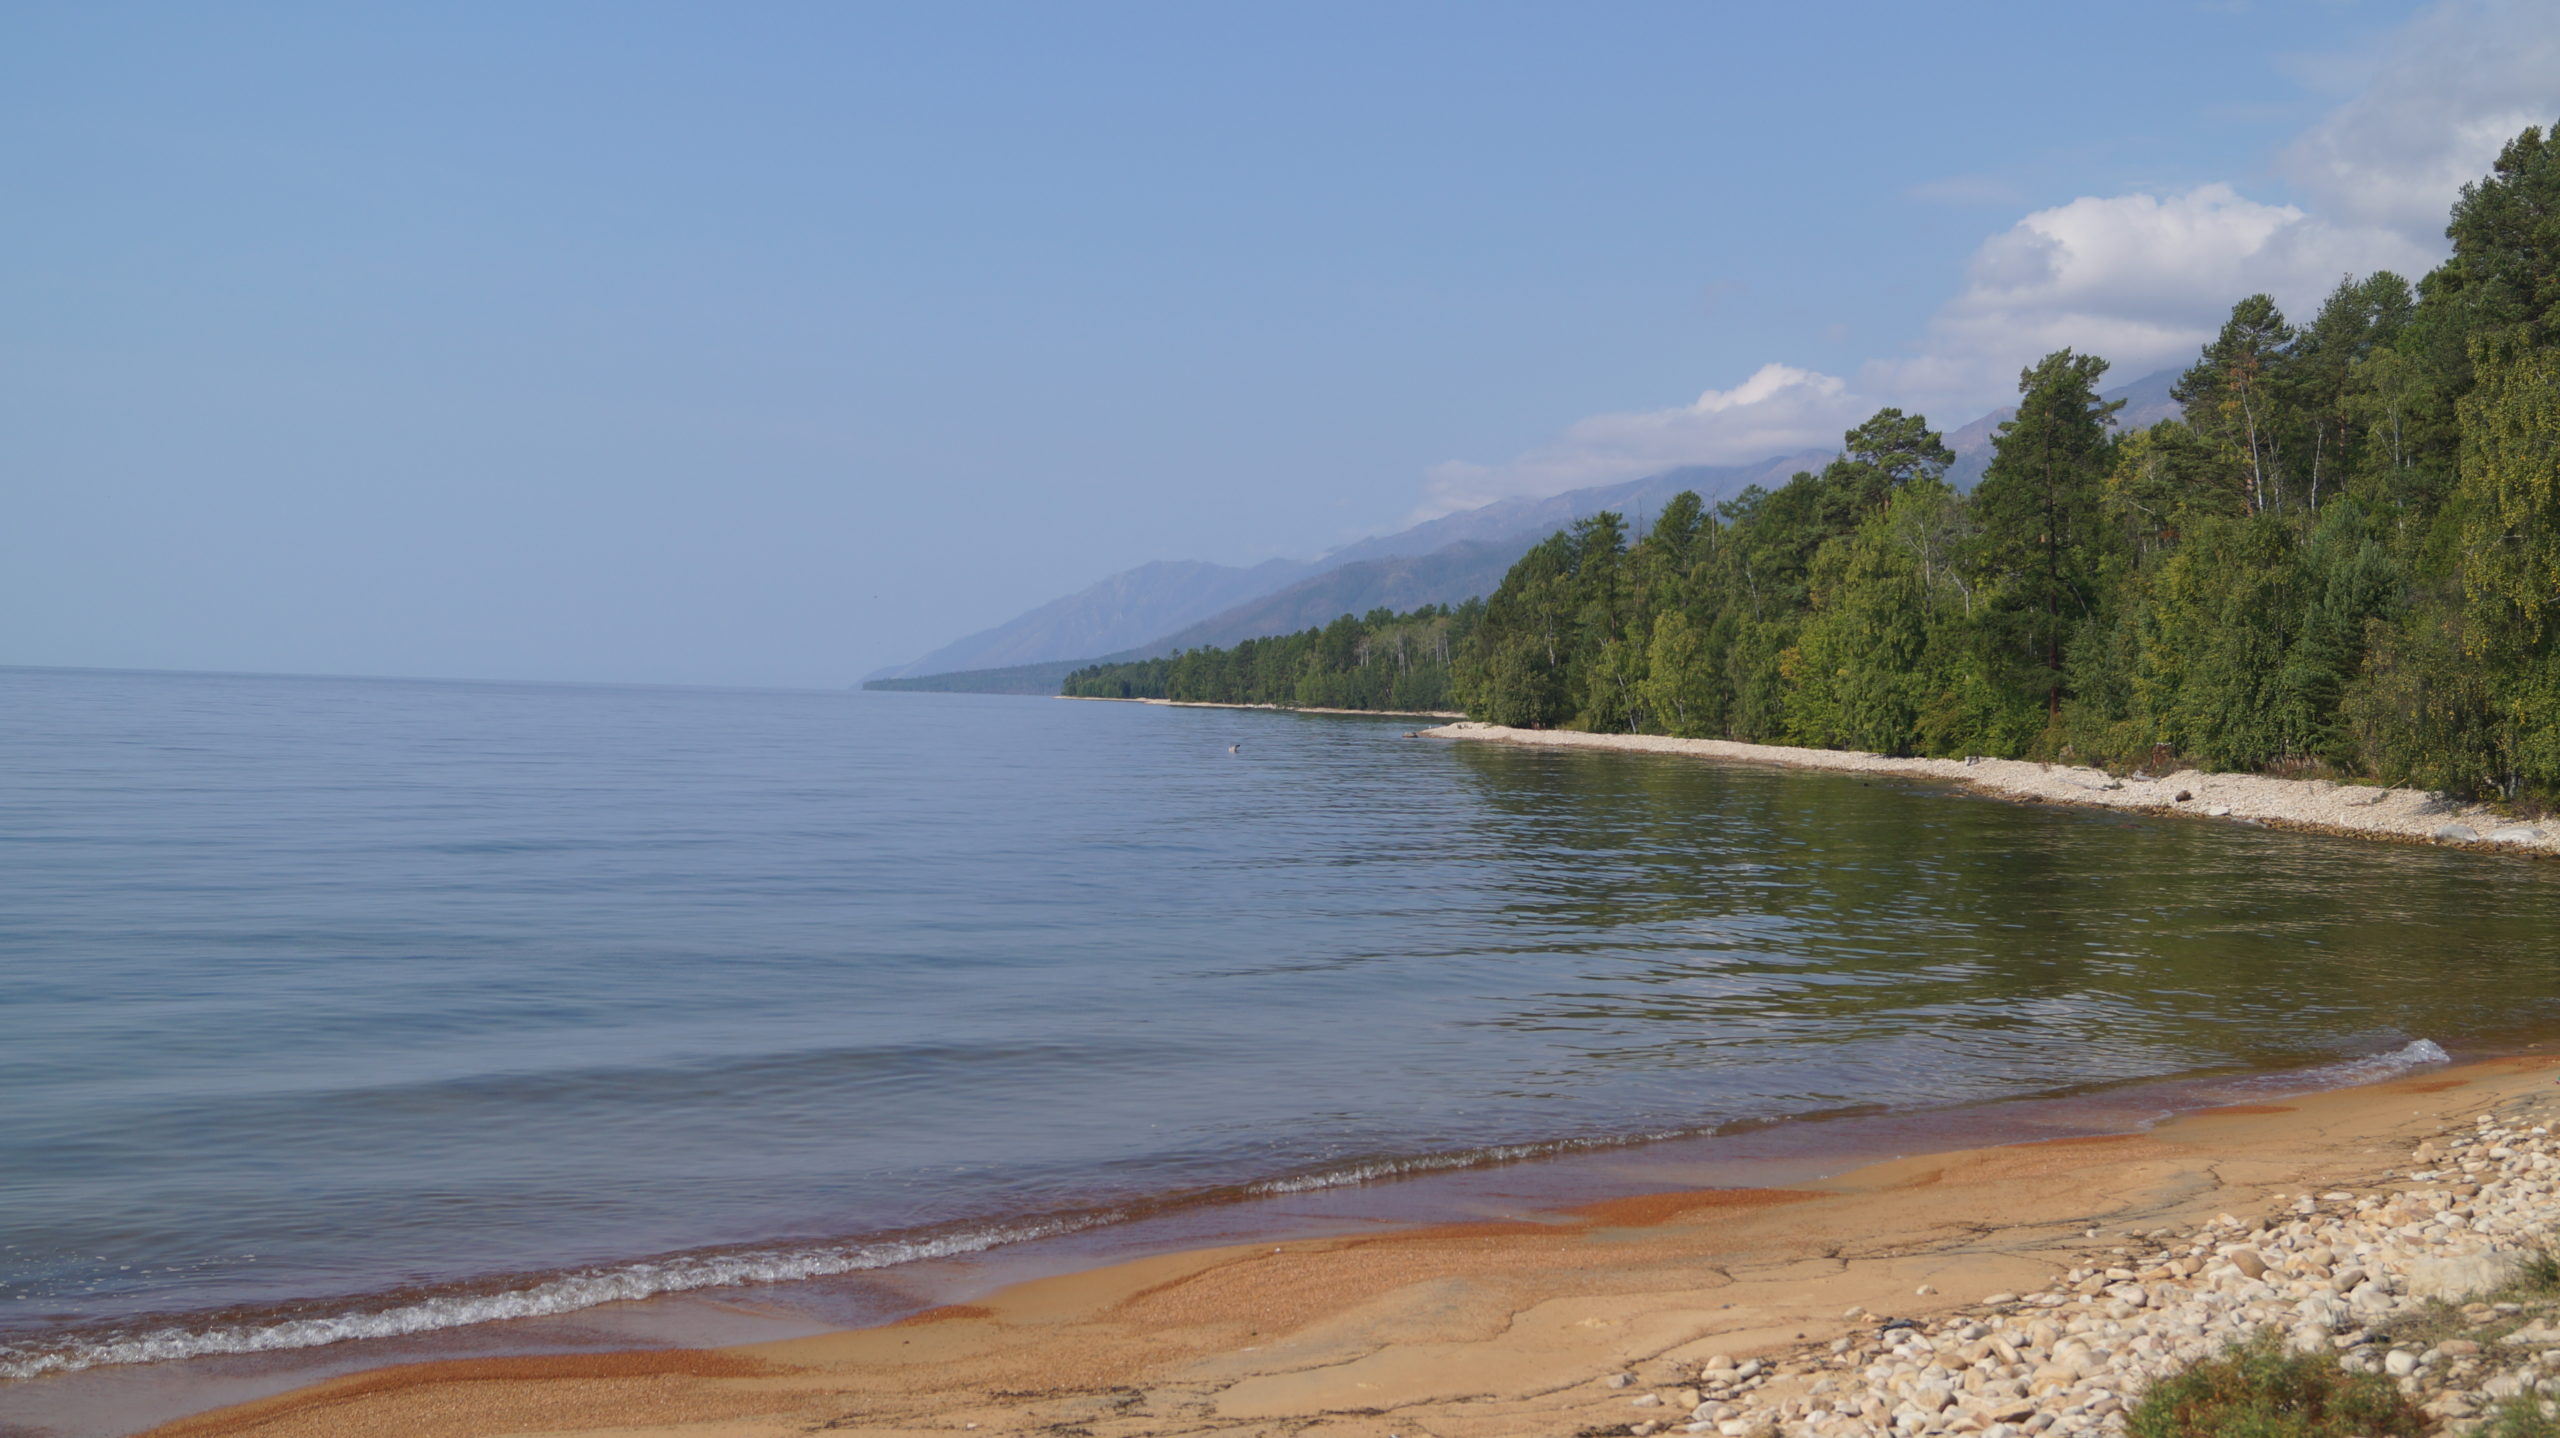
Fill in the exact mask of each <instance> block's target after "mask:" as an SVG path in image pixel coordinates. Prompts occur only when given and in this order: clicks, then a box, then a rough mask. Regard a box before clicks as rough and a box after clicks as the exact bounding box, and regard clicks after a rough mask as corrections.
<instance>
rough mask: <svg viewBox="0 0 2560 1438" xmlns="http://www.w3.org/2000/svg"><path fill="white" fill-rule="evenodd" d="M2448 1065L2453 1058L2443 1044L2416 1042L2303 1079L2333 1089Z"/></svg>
mask: <svg viewBox="0 0 2560 1438" xmlns="http://www.w3.org/2000/svg"><path fill="white" fill-rule="evenodd" d="M2451 1062H2453V1055H2451V1054H2449V1053H2446V1052H2445V1051H2444V1046H2443V1045H2442V1044H2439V1043H2437V1042H2436V1041H2435V1040H2434V1039H2415V1040H2412V1041H2411V1042H2409V1043H2406V1044H2403V1045H2401V1046H2400V1047H2399V1048H2396V1049H2393V1050H2392V1051H2391V1052H2389V1053H2387V1054H2371V1055H2368V1056H2366V1057H2364V1058H2360V1059H2347V1060H2344V1061H2342V1062H2339V1063H2333V1064H2323V1065H2321V1066H2320V1067H2318V1068H2316V1069H2313V1070H2311V1071H2310V1072H2309V1073H2307V1074H2305V1075H2303V1077H2305V1078H2308V1079H2312V1080H2315V1081H2317V1082H2318V1083H2319V1085H2320V1086H2321V1087H2322V1088H2335V1087H2340V1086H2343V1085H2346V1084H2359V1083H2372V1082H2373V1081H2375V1080H2376V1079H2387V1078H2390V1077H2391V1076H2392V1075H2394V1074H2404V1073H2407V1072H2408V1071H2410V1070H2411V1069H2422V1068H2431V1067H2433V1066H2434V1065H2437V1064H2449V1063H2451Z"/></svg>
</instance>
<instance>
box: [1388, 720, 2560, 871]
mask: <svg viewBox="0 0 2560 1438" xmlns="http://www.w3.org/2000/svg"><path fill="white" fill-rule="evenodd" d="M1416 737H1419V738H1426V739H1472V740H1478V741H1490V742H1494V743H1502V744H1534V745H1545V746H1549V747H1554V748H1567V749H1609V750H1616V751H1619V752H1625V753H1639V754H1683V755H1690V756H1694V757H1698V758H1704V759H1722V760H1727V761H1735V762H1741V763H1750V764H1778V765H1783V766H1785V767H1788V768H1794V769H1829V770H1836V771H1838V772H1841V773H1849V774H1898V775H1908V776H1910V777H1913V778H1921V779H1939V780H1946V781H1949V782H1952V783H1958V784H1966V785H1970V786H1972V787H1973V788H1976V789H1980V790H1982V791H1983V792H1985V793H1988V794H1993V795H1996V796H1998V797H2000V798H2004V799H2017V800H2024V801H2028V802H2033V803H2046V804H2080V805H2086V806H2089V807H2092V808H2099V809H2131V810H2136V811H2140V812H2143V813H2153V814H2173V815H2179V816H2182V817H2191V818H2197V819H2222V820H2230V821H2237V822H2243V823H2256V824H2265V825H2272V826H2275V827H2280V828H2288V829H2308V830H2314V831H2318V832H2321V833H2331V834H2348V835H2353V836H2355V837H2358V838H2368V839H2392V840H2398V841H2401V842H2407V843H2434V844H2452V845H2458V846H2462V847H2466V848H2478V849H2486V850H2497V851H2504V852H2510V853H2523V854H2545V855H2560V824H2552V823H2547V822H2540V823H2526V822H2520V821H2518V820H2516V819H2514V818H2512V817H2510V816H2508V815H2505V814H2502V813H2500V812H2499V811H2498V810H2497V809H2495V808H2494V807H2492V806H2490V805H2486V804H2476V803H2467V802H2464V801H2462V800H2458V799H2453V798H2449V797H2447V796H2446V795H2443V794H2434V793H2429V792H2427V791H2426V790H2423V789H2390V788H2383V787H2380V786H2377V785H2370V784H2340V783H2336V782H2333V781H2331V780H2327V779H2278V778H2273V777H2270V776H2267V775H2264V774H2216V773H2208V772H2206V771H2203V770H2199V769H2180V770H2177V771H2175V772H2172V773H2164V774H2151V773H2145V772H2142V771H2139V770H2136V771H2133V772H2131V773H2126V774H2113V773H2109V772H2108V771H2107V770H2104V769H2094V768H2088V767H2085V766H2080V765H2072V764H2040V763H2036V762H2034V761H2032V760H2026V759H1986V758H1972V759H1917V758H1894V757H1891V756H1888V755H1883V754H1862V753H1858V752H1856V751H1854V750H1848V749H1806V748H1799V747H1796V746H1793V745H1785V744H1738V743H1734V742H1732V741H1730V740H1724V739H1674V738H1671V737H1669V736H1667V735H1661V734H1590V733H1582V732H1579V731H1574V730H1564V729H1510V728H1505V727H1503V726H1502V725H1499V724H1479V723H1475V722H1473V721H1468V722H1464V723H1457V724H1443V725H1440V726H1438V727H1436V728H1431V729H1423V730H1418V731H1416Z"/></svg>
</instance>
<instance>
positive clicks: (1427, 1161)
mask: <svg viewBox="0 0 2560 1438" xmlns="http://www.w3.org/2000/svg"><path fill="white" fill-rule="evenodd" d="M1699 1131H1703V1130H1699ZM1690 1132H1692V1131H1690V1130H1677V1129H1674V1130H1665V1131H1662V1132H1658V1133H1638V1134H1626V1135H1622V1136H1618V1137H1613V1138H1566V1139H1553V1140H1550V1141H1548V1142H1545V1143H1508V1144H1496V1145H1494V1146H1492V1147H1489V1148H1470V1149H1462V1150H1459V1151H1457V1152H1455V1153H1431V1154H1419V1155H1416V1156H1414V1157H1411V1158H1381V1159H1372V1160H1369V1161H1368V1162H1365V1163H1351V1164H1344V1165H1343V1166H1342V1167H1340V1168H1327V1169H1319V1170H1317V1171H1316V1172H1314V1173H1301V1174H1293V1175H1291V1176H1289V1177H1287V1178H1267V1179H1264V1180H1262V1181H1261V1182H1259V1183H1250V1184H1247V1185H1245V1188H1244V1191H1245V1192H1246V1193H1248V1194H1251V1195H1253V1196H1255V1197H1262V1196H1265V1195H1269V1194H1278V1193H1312V1192H1315V1191H1318V1190H1320V1189H1328V1188H1353V1187H1357V1186H1358V1185H1360V1184H1364V1183H1374V1182H1376V1181H1377V1180H1379V1179H1383V1178H1410V1177H1413V1176H1415V1175H1417V1174H1425V1173H1448V1172H1451V1171H1452V1170H1456V1169H1463V1168H1488V1167H1491V1166H1492V1165H1494V1164H1499V1163H1523V1162H1526V1161H1528V1160H1530V1159H1538V1158H1555V1157H1557V1156H1559V1155H1561V1154H1568V1153H1582V1152H1587V1151H1589V1150H1593V1149H1606V1148H1632V1147H1635V1146H1636V1145H1639V1144H1647V1143H1659V1142H1661V1141H1662V1140H1664V1139H1672V1138H1683V1137H1686V1136H1688V1134H1689V1133H1690Z"/></svg>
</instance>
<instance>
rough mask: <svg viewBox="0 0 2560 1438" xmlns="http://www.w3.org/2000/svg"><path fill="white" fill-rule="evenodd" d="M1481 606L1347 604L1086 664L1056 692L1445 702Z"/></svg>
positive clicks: (1326, 702)
mask: <svg viewBox="0 0 2560 1438" xmlns="http://www.w3.org/2000/svg"><path fill="white" fill-rule="evenodd" d="M1482 611H1483V606H1482V605H1481V604H1479V603H1478V602H1476V601H1474V600H1469V601H1468V602H1467V603H1465V604H1463V605H1460V606H1459V607H1457V608H1455V609H1451V608H1449V607H1447V606H1445V605H1425V606H1424V607H1422V608H1420V609H1417V610H1414V611H1413V612H1412V613H1410V614H1395V613H1391V612H1389V611H1387V610H1384V609H1377V610H1372V611H1370V612H1369V613H1368V614H1367V615H1365V616H1362V617H1360V618H1356V619H1355V618H1353V617H1352V616H1351V615H1348V614H1346V615H1343V616H1342V617H1341V618H1339V619H1336V620H1335V621H1333V622H1332V623H1331V624H1328V625H1326V626H1324V627H1323V628H1321V629H1308V630H1304V631H1301V632H1300V633H1297V634H1283V635H1277V636H1275V637H1273V638H1269V639H1248V640H1246V641H1244V642H1243V643H1241V644H1238V645H1236V646H1234V647H1233V648H1230V649H1189V650H1185V651H1183V652H1182V653H1180V654H1176V655H1173V656H1171V657H1169V658H1164V659H1143V660H1138V661H1136V662H1134V663H1127V664H1096V665H1091V666H1088V667H1086V668H1083V669H1079V670H1077V671H1075V672H1074V673H1072V674H1069V675H1068V676H1067V677H1066V681H1065V683H1064V685H1063V686H1062V687H1061V689H1060V691H1059V692H1060V693H1063V694H1068V695H1072V696H1075V697H1077V698H1082V699H1177V700H1184V701H1188V702H1195V703H1210V704H1277V705H1282V706H1284V707H1288V708H1302V709H1379V710H1401V711H1434V710H1446V709H1450V708H1452V707H1454V706H1455V704H1456V702H1457V701H1456V698H1455V697H1454V695H1453V693H1452V690H1451V670H1452V667H1453V666H1452V663H1451V661H1452V660H1453V659H1454V658H1455V657H1456V653H1457V650H1458V648H1459V647H1460V646H1461V645H1463V644H1465V643H1466V641H1467V637H1468V635H1469V634H1470V633H1471V632H1472V631H1473V629H1474V628H1475V624H1476V619H1477V616H1478V615H1479V614H1481V613H1482Z"/></svg>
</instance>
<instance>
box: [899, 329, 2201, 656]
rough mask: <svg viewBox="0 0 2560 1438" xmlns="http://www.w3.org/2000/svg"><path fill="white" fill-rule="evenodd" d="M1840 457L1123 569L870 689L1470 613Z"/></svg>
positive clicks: (1685, 473)
mask: <svg viewBox="0 0 2560 1438" xmlns="http://www.w3.org/2000/svg"><path fill="white" fill-rule="evenodd" d="M2177 377H2178V373H2177V371H2174V370H2163V371H2161V372H2159V373H2157V374H2153V375H2147V376H2145V377H2143V378H2141V379H2138V380H2135V381H2134V382H2133V383H2131V384H2128V385H2125V386H2123V387H2122V388H2119V389H2113V390H2109V391H2106V393H2105V395H2104V397H2105V398H2107V399H2121V400H2123V401H2125V406H2124V409H2123V410H2122V411H2121V412H2120V413H2119V414H2118V415H2117V423H2118V425H2119V426H2120V427H2122V428H2123V429H2125V430H2134V429H2141V428H2145V427H2148V426H2149V425H2151V424H2153V423H2156V422H2157V421H2159V420H2162V419H2167V418H2171V417H2173V416H2175V415H2176V414H2177V413H2178V404H2177V401H2176V400H2175V399H2173V398H2172V397H2171V396H2170V393H2169V390H2170V387H2171V386H2172V385H2173V384H2175V383H2176V381H2177ZM2014 413H2015V411H2014V410H2012V409H2000V410H1994V411H1993V412H1991V413H1990V414H1987V415H1984V416H1983V417H1981V418H1980V419H1977V420H1975V421H1973V422H1972V423H1971V424H1967V425H1964V426H1962V427H1961V428H1958V429H1955V430H1952V431H1950V432H1948V434H1947V447H1948V448H1949V449H1951V450H1953V451H1955V454H1956V462H1955V463H1954V464H1953V465H1952V466H1950V467H1949V469H1948V472H1947V477H1948V479H1949V480H1951V481H1953V482H1954V483H1955V484H1956V486H1957V487H1958V488H1963V489H1969V488H1971V487H1972V485H1973V483H1974V481H1976V480H1978V479H1980V478H1981V477H1982V472H1983V468H1984V466H1985V465H1987V464H1988V463H1989V462H1990V459H1991V442H1992V439H1993V437H1994V436H1995V435H1996V434H1997V433H1998V431H1999V427H2000V425H2001V424H2002V423H2004V422H2006V421H2007V420H2008V419H2009V418H2010V416H2011V415H2012V414H2014ZM1833 454H1834V451H1830V450H1802V451H1798V452H1796V453H1793V454H1782V455H1777V456H1774V457H1772V458H1769V459H1765V460H1760V461H1757V462H1754V463H1750V464H1733V465H1693V466H1688V467H1685V468H1680V469H1672V470H1666V471H1664V472H1662V473H1660V474H1653V475H1647V476H1645V477H1644V478H1642V479H1631V480H1624V481H1621V482H1619V483H1616V484H1606V485H1595V486H1593V487H1591V488H1588V489H1576V490H1569V491H1567V492H1565V493H1563V494H1556V495H1548V496H1545V497H1543V498H1536V499H1505V500H1497V501H1495V502H1494V503H1492V504H1488V505H1484V506H1482V507H1481V508H1477V509H1469V510H1462V511H1460V512H1458V513H1456V514H1447V515H1442V516H1440V517H1439V518H1436V519H1429V520H1425V521H1423V522H1422V523H1420V524H1416V525H1413V526H1411V527H1409V528H1406V529H1401V530H1397V531H1395V532H1394V533H1392V534H1383V535H1378V536H1376V537H1374V538H1370V539H1363V540H1360V541H1357V542H1356V543H1352V544H1348V545H1345V546H1343V547H1342V548H1340V549H1337V550H1334V551H1333V552H1332V553H1330V554H1327V555H1325V556H1324V557H1323V558H1321V559H1315V560H1303V561H1302V560H1287V559H1273V560H1267V561H1265V562H1263V563H1261V564H1257V565H1253V566H1251V567H1239V566H1235V565H1225V564H1209V563H1204V562H1200V561H1194V560H1158V561H1156V562H1155V563H1152V564H1142V565H1139V566H1138V567H1137V568H1135V569H1128V570H1123V571H1121V572H1120V573H1118V574H1114V575H1112V576H1110V577H1109V578H1107V579H1104V580H1102V581H1100V582H1098V583H1096V584H1093V585H1091V586H1089V587H1087V588H1084V589H1081V590H1078V591H1076V592H1075V593H1073V594H1069V595H1066V596H1063V597H1061V598H1058V599H1053V600H1050V601H1049V602H1048V603H1046V604H1043V605H1041V606H1039V607H1038V608H1036V609H1033V610H1030V611H1028V612H1027V613H1024V614H1022V615H1019V616H1017V617H1015V618H1013V619H1009V620H1007V621H1005V622H1004V623H1002V624H999V625H996V626H995V627H994V628H992V629H985V630H981V631H979V632H978V633H976V634H972V635H969V636H967V637H965V638H962V639H957V640H954V641H952V642H951V643H949V644H946V645H944V646H943V647H941V648H940V649H936V650H935V651H933V652H932V653H930V654H927V655H925V656H924V657H922V658H920V659H917V660H915V661H913V662H912V663H908V664H901V665H897V666H895V667H893V668H889V669H883V670H880V671H878V672H876V673H873V674H871V675H868V676H866V680H865V684H866V687H878V688H896V689H938V690H963V691H976V692H993V693H1055V692H1057V687H1058V681H1059V680H1060V679H1063V678H1064V677H1065V676H1066V674H1067V673H1068V671H1070V670H1072V669H1075V668H1077V667H1078V666H1080V665H1083V664H1089V663H1095V662H1100V661H1114V662H1117V661H1121V660H1128V659H1145V658H1152V657H1154V656H1157V655H1161V654H1174V653H1179V652H1181V651H1182V650H1185V649H1191V648H1197V647H1199V646H1202V645H1209V646H1217V647H1224V646H1226V645H1231V644H1234V643H1236V642H1238V641H1240V640H1244V639H1253V638H1259V637H1261V636H1263V635H1269V634H1290V633H1295V632H1297V631H1298V630H1302V629H1307V628H1311V627H1314V626H1317V625H1322V624H1325V623H1328V622H1330V621H1332V620H1333V619H1334V618H1336V617H1337V616H1339V615H1343V614H1363V613H1366V612H1368V611H1369V610H1372V609H1376V608H1381V607H1384V608H1387V609H1395V610H1405V609H1412V608H1414V607H1416V606H1418V605H1423V604H1458V603H1463V602H1464V601H1466V600H1468V599H1471V598H1473V597H1475V596H1477V595H1481V594H1490V593H1491V592H1493V589H1494V587H1495V586H1496V585H1498V584H1500V583H1501V582H1502V576H1503V575H1504V574H1505V573H1506V572H1508V571H1509V569H1510V568H1511V565H1512V564H1513V563H1514V562H1515V561H1517V560H1518V559H1519V558H1520V556H1521V555H1523V554H1525V553H1527V552H1528V550H1529V547H1530V546H1531V545H1533V544H1535V543H1537V542H1538V541H1539V540H1541V539H1544V538H1546V537H1547V536H1548V535H1550V534H1553V533H1554V532H1556V531H1557V530H1559V529H1562V528H1564V527H1565V526H1566V525H1568V524H1571V523H1573V522H1574V521H1575V520H1577V519H1581V518H1584V517H1586V516H1588V515H1592V514H1597V513H1599V512H1600V511H1602V510H1604V509H1606V510H1615V511H1617V512H1618V513H1620V514H1624V515H1626V516H1627V519H1628V522H1629V525H1630V527H1631V528H1632V529H1633V530H1634V531H1635V532H1637V533H1641V532H1643V530H1644V528H1645V526H1646V525H1648V524H1649V523H1650V522H1651V520H1652V516H1653V515H1654V514H1655V513H1656V512H1657V511H1659V510H1660V509H1661V507H1662V505H1663V503H1664V502H1665V501H1666V500H1668V499H1670V498H1671V497H1672V496H1673V495H1675V494H1678V493H1679V492H1681V491H1682V490H1684V489H1693V490H1696V491H1697V492H1698V495H1699V497H1700V498H1702V499H1705V500H1706V501H1707V502H1708V503H1710V504H1712V503H1714V502H1716V501H1718V500H1721V499H1729V498H1731V497H1733V496H1734V495H1736V494H1739V493H1741V492H1742V491H1743V490H1744V489H1745V488H1747V487H1749V486H1751V485H1754V484H1757V485H1762V486H1764V487H1767V488H1773V489H1774V488H1776V487H1777V486H1778V485H1781V484H1784V483H1785V482H1786V481H1787V479H1788V478H1789V477H1790V476H1792V475H1793V474H1795V473H1796V472H1797V471H1799V470H1809V469H1820V468H1821V467H1822V466H1823V465H1825V464H1828V463H1829V462H1830V461H1831V459H1832V457H1833Z"/></svg>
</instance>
